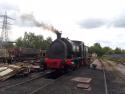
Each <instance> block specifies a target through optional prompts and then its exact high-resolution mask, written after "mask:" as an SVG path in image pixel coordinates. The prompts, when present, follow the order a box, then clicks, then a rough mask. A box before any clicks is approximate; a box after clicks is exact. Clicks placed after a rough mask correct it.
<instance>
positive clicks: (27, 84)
mask: <svg viewBox="0 0 125 94" xmlns="http://www.w3.org/2000/svg"><path fill="white" fill-rule="evenodd" d="M54 73H55V71H53V72H44V73H42V74H41V75H39V76H36V77H33V78H31V79H28V80H25V81H22V82H20V83H15V84H10V85H3V86H0V94H35V93H36V92H38V91H39V90H41V89H43V88H45V87H47V86H48V85H50V84H53V83H54V82H55V81H56V80H57V79H58V77H57V79H56V77H54V76H55V75H53V74H54ZM49 75H52V76H53V77H52V79H51V78H50V76H49ZM62 75H63V74H62ZM62 75H61V76H62ZM57 76H59V75H57Z"/></svg>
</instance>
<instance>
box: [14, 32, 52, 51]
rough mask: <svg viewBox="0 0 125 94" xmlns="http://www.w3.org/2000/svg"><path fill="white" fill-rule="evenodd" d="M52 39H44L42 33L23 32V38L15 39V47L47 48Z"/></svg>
mask: <svg viewBox="0 0 125 94" xmlns="http://www.w3.org/2000/svg"><path fill="white" fill-rule="evenodd" d="M51 42H52V39H51V37H48V38H47V39H44V37H43V36H42V35H35V34H34V33H27V32H25V34H24V37H23V38H21V37H20V38H18V39H17V40H16V46H17V47H26V48H42V49H47V48H48V47H49V45H50V44H51Z"/></svg>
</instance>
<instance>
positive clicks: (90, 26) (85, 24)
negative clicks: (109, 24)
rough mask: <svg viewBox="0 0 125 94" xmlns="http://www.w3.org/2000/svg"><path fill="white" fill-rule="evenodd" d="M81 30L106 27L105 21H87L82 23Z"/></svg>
mask: <svg viewBox="0 0 125 94" xmlns="http://www.w3.org/2000/svg"><path fill="white" fill-rule="evenodd" d="M79 25H80V27H81V28H87V29H93V28H98V27H101V26H103V25H105V21H104V20H102V19H94V18H93V19H86V20H83V21H82V22H80V24H79Z"/></svg>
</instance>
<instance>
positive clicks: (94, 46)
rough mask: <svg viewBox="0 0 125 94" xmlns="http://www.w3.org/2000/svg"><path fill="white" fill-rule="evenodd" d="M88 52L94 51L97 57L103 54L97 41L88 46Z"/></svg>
mask: <svg viewBox="0 0 125 94" xmlns="http://www.w3.org/2000/svg"><path fill="white" fill-rule="evenodd" d="M89 52H90V53H96V54H97V55H98V56H99V57H101V56H102V55H103V54H104V52H103V50H102V47H101V45H100V44H99V43H95V44H94V45H93V46H91V47H89Z"/></svg>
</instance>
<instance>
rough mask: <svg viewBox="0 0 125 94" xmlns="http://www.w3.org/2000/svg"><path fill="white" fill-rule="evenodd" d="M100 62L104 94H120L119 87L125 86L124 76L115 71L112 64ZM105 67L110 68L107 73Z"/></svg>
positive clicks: (104, 61) (105, 61)
mask: <svg viewBox="0 0 125 94" xmlns="http://www.w3.org/2000/svg"><path fill="white" fill-rule="evenodd" d="M100 62H101V63H102V65H103V73H104V86H105V94H114V92H115V94H117V93H118V94H119V92H122V90H121V88H119V87H120V86H122V85H123V86H124V85H125V84H124V81H125V76H124V75H123V74H122V73H121V72H120V71H119V70H117V68H116V67H117V66H116V65H114V64H112V63H111V62H110V61H107V60H100ZM107 67H109V68H111V70H108V71H107V69H106V68H107ZM119 82H120V83H119ZM123 92H124V91H123ZM120 94H121V93H120ZM123 94H124V93H123Z"/></svg>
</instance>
